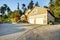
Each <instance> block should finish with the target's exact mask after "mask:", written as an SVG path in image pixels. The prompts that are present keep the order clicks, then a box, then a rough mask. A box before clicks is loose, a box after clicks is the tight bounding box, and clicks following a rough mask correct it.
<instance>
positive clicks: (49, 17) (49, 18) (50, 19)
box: [47, 13, 55, 22]
mask: <svg viewBox="0 0 60 40" xmlns="http://www.w3.org/2000/svg"><path fill="white" fill-rule="evenodd" d="M47 20H48V21H52V22H54V21H55V19H54V17H53V16H52V15H51V14H50V13H47Z"/></svg>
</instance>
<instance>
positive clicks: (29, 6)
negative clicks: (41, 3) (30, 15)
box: [28, 0, 34, 9]
mask: <svg viewBox="0 0 60 40" xmlns="http://www.w3.org/2000/svg"><path fill="white" fill-rule="evenodd" d="M33 4H34V3H33V0H31V2H30V3H29V5H28V9H32V8H33Z"/></svg>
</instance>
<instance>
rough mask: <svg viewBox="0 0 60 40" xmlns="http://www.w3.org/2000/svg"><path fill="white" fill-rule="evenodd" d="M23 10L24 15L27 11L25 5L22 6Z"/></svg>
mask: <svg viewBox="0 0 60 40" xmlns="http://www.w3.org/2000/svg"><path fill="white" fill-rule="evenodd" d="M22 9H23V14H24V13H25V11H26V10H27V8H26V6H25V4H22Z"/></svg>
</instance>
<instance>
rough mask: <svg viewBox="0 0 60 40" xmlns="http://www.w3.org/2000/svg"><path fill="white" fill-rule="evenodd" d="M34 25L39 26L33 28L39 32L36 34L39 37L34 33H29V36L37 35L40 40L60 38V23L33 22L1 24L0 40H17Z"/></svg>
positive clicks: (58, 39) (57, 39) (56, 39)
mask: <svg viewBox="0 0 60 40" xmlns="http://www.w3.org/2000/svg"><path fill="white" fill-rule="evenodd" d="M34 27H38V28H36V29H35V30H33V32H35V33H38V34H35V35H37V37H35V35H34V36H33V35H32V34H30V35H28V34H27V37H29V36H32V38H33V37H35V38H37V39H38V40H60V25H44V26H40V25H31V24H0V40H16V39H17V38H20V37H21V35H22V34H24V33H25V32H26V31H28V30H30V29H32V28H34ZM28 33H29V32H28ZM35 38H34V39H35ZM29 40H30V39H29Z"/></svg>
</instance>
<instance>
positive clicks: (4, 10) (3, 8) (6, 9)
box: [0, 4, 10, 15]
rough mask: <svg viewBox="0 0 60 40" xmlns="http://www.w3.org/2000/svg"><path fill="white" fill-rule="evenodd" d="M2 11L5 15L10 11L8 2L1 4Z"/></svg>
mask: <svg viewBox="0 0 60 40" xmlns="http://www.w3.org/2000/svg"><path fill="white" fill-rule="evenodd" d="M0 11H1V13H2V15H5V12H6V11H7V12H8V11H10V8H9V7H8V6H7V4H3V6H1V8H0Z"/></svg>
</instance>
